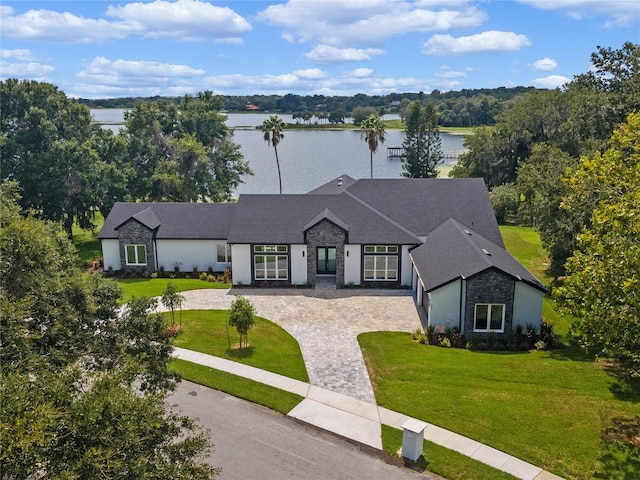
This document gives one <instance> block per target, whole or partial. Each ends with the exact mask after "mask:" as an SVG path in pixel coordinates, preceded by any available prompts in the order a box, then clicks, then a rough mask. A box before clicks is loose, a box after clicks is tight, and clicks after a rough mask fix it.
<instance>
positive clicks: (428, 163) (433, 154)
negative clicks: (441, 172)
mask: <svg viewBox="0 0 640 480" xmlns="http://www.w3.org/2000/svg"><path fill="white" fill-rule="evenodd" d="M404 124H405V137H404V141H403V142H402V146H403V147H404V153H403V155H402V169H403V170H404V171H403V173H402V175H403V176H404V177H409V178H434V177H437V176H438V169H437V167H438V165H439V164H440V163H442V148H441V140H440V129H439V128H438V114H437V111H436V109H435V107H434V106H433V105H431V104H427V105H424V106H422V105H421V104H420V102H411V104H410V105H409V107H408V108H407V114H406V116H405V117H404Z"/></svg>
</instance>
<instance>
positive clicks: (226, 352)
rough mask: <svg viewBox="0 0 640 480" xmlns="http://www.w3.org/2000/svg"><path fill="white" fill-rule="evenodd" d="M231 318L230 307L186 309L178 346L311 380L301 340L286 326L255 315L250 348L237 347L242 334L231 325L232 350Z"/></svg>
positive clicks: (303, 379)
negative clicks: (300, 345)
mask: <svg viewBox="0 0 640 480" xmlns="http://www.w3.org/2000/svg"><path fill="white" fill-rule="evenodd" d="M165 315H168V314H165ZM228 317H229V312H228V311H226V310H186V311H183V312H182V333H181V334H180V335H179V336H178V337H177V338H176V339H175V341H174V345H175V346H176V347H181V348H186V349H189V350H195V351H197V352H202V353H207V354H209V355H215V356H216V357H221V358H226V359H228V360H233V361H235V362H240V363H244V364H247V365H251V366H253V367H256V368H261V369H263V370H268V371H269V372H273V373H278V374H280V375H284V376H286V377H290V378H295V379H296V380H300V381H302V382H308V381H309V376H308V375H307V369H306V367H305V365H304V360H303V359H302V353H301V352H300V347H299V346H298V342H297V341H296V340H295V339H294V338H293V337H292V336H291V335H289V333H287V332H286V331H285V330H284V329H282V328H280V327H279V326H278V325H276V324H275V323H272V322H270V321H268V320H265V319H264V318H262V317H255V319H256V323H255V325H254V326H253V328H251V329H250V330H249V347H248V348H243V349H238V348H236V347H237V344H238V335H237V332H236V330H235V329H234V328H233V327H231V328H230V329H229V334H230V335H229V338H230V340H231V346H232V348H231V349H230V348H229V340H228V337H227V328H226V325H227V318H228ZM178 318H179V313H176V319H178ZM189 380H191V379H189Z"/></svg>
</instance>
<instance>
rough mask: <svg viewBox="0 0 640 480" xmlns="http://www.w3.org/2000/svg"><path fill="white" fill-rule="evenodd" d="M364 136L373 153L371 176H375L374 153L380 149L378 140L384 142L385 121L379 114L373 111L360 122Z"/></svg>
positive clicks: (370, 151)
mask: <svg viewBox="0 0 640 480" xmlns="http://www.w3.org/2000/svg"><path fill="white" fill-rule="evenodd" d="M360 128H361V129H362V138H364V141H365V142H367V145H369V153H370V154H371V178H373V154H374V153H376V150H378V142H380V143H384V133H385V132H384V122H383V121H382V120H381V119H380V117H379V116H378V115H376V114H375V113H372V114H371V115H369V116H368V117H367V118H365V119H364V120H362V122H360Z"/></svg>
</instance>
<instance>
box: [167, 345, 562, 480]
mask: <svg viewBox="0 0 640 480" xmlns="http://www.w3.org/2000/svg"><path fill="white" fill-rule="evenodd" d="M173 356H174V357H175V358H179V359H181V360H186V361H188V362H192V363H197V364H199V365H204V366H207V367H210V368H215V369H216V370H221V371H224V372H228V373H232V374H234V375H238V376H240V377H244V378H248V379H250V380H253V381H256V382H260V383H264V384H266V385H271V386H273V387H275V388H279V389H281V390H285V391H287V392H291V393H295V394H297V395H300V396H302V397H304V400H302V402H300V403H299V404H298V405H297V406H296V407H295V408H294V409H293V410H291V411H290V412H289V413H288V415H289V416H291V417H293V418H296V419H298V420H301V421H304V422H306V423H309V424H311V425H315V426H317V427H319V428H322V429H323V430H327V431H330V432H333V433H336V434H338V435H340V436H343V437H346V438H350V439H352V440H355V441H357V442H359V443H362V444H365V445H369V446H371V447H374V448H377V449H379V450H382V432H381V425H388V426H391V427H394V428H397V429H401V425H402V424H403V423H404V422H405V421H407V420H409V419H410V418H411V417H408V416H406V415H403V414H401V413H398V412H394V411H392V410H388V409H386V408H383V407H378V406H376V405H375V404H372V403H369V402H365V401H362V400H358V399H355V398H351V397H348V396H346V395H342V394H340V393H336V392H333V391H331V390H327V389H324V388H320V387H316V386H313V385H310V384H308V383H306V382H301V381H299V380H294V379H292V378H288V377H284V376H282V375H278V374H276V373H271V372H267V371H265V370H260V369H259V368H255V367H251V366H249V365H244V364H241V363H237V362H232V361H230V360H226V359H224V358H220V357H214V356H212V355H207V354H204V353H200V352H195V351H192V350H186V349H183V348H174V352H173ZM427 425H428V426H427V428H426V429H425V431H424V438H425V439H427V440H429V441H431V442H433V443H436V444H438V445H442V446H443V447H446V448H448V449H450V450H454V451H456V452H458V453H461V454H462V455H466V456H468V457H470V458H473V459H474V460H477V461H479V462H482V463H485V464H487V465H490V466H492V467H494V468H496V469H498V470H502V471H504V472H507V473H509V474H511V475H513V476H514V477H516V478H520V479H522V480H561V477H558V476H557V475H554V474H552V473H550V472H547V471H545V470H542V469H541V468H539V467H536V466H535V465H531V464H530V463H527V462H524V461H522V460H519V459H517V458H515V457H513V456H511V455H507V454H506V453H504V452H501V451H499V450H496V449H494V448H491V447H488V446H487V445H483V444H481V443H479V442H476V441H475V440H471V439H470V438H467V437H463V436H462V435H458V434H457V433H454V432H450V431H448V430H445V429H443V428H440V427H438V426H436V425H432V424H429V423H427Z"/></svg>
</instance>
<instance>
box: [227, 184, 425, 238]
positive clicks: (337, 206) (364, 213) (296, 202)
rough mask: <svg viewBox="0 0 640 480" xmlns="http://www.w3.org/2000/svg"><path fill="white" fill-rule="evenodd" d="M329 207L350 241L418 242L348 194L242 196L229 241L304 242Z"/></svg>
mask: <svg viewBox="0 0 640 480" xmlns="http://www.w3.org/2000/svg"><path fill="white" fill-rule="evenodd" d="M327 209H328V210H329V211H330V212H331V216H332V217H333V218H337V219H339V223H337V224H338V225H339V226H340V227H341V228H343V229H345V230H348V232H349V242H350V243H383V244H409V245H412V244H418V243H419V240H418V239H417V238H416V237H415V236H414V235H412V234H411V233H410V232H407V231H406V230H405V229H403V228H401V227H399V226H398V225H396V224H394V223H393V222H390V221H388V220H387V219H385V218H384V217H383V216H381V215H380V214H379V213H377V212H376V211H375V210H373V209H371V208H369V207H367V206H366V205H363V204H362V203H361V202H359V201H357V200H355V199H353V198H352V197H351V196H349V195H347V194H346V193H341V194H337V195H322V194H321V195H315V194H304V195H240V198H239V199H238V206H237V208H236V210H235V212H234V219H233V222H232V225H231V228H230V229H229V237H228V241H229V242H230V243H258V242H259V243H297V244H302V243H304V232H305V229H306V228H307V227H308V226H309V224H310V223H311V222H313V221H314V220H317V219H318V218H319V217H320V216H322V215H324V214H325V213H326V211H327ZM330 220H331V219H330ZM334 223H336V222H335V221H334Z"/></svg>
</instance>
